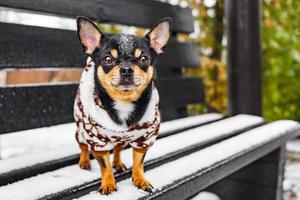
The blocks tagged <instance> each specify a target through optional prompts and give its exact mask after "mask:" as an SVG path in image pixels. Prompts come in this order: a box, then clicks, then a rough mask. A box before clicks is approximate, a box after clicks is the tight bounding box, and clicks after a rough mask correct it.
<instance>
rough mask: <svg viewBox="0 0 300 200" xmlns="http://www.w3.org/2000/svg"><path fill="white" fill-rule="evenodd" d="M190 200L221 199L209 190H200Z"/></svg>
mask: <svg viewBox="0 0 300 200" xmlns="http://www.w3.org/2000/svg"><path fill="white" fill-rule="evenodd" d="M190 200H221V199H220V198H219V197H218V196H217V195H215V194H213V193H210V192H200V193H199V194H197V195H196V196H194V197H193V198H191V199H190Z"/></svg>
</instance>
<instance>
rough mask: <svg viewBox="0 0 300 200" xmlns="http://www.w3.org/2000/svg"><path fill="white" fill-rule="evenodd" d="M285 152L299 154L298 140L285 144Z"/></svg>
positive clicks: (299, 143) (299, 144) (299, 145)
mask: <svg viewBox="0 0 300 200" xmlns="http://www.w3.org/2000/svg"><path fill="white" fill-rule="evenodd" d="M286 150H287V151H290V152H295V153H300V139H295V140H292V141H289V142H288V143H287V144H286Z"/></svg>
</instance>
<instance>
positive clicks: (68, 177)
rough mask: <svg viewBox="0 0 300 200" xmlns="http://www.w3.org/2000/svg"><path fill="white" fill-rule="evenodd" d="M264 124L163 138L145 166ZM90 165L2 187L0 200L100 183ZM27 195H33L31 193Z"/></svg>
mask: <svg viewBox="0 0 300 200" xmlns="http://www.w3.org/2000/svg"><path fill="white" fill-rule="evenodd" d="M262 122H263V119H262V118H261V117H256V116H251V115H237V116H234V117H230V118H227V119H224V120H221V121H217V122H213V123H211V124H207V125H203V126H200V127H197V128H193V129H190V130H187V131H183V132H181V133H177V134H175V135H171V136H168V137H163V138H161V139H159V140H157V141H156V142H155V144H154V146H153V147H152V148H151V149H150V150H149V152H148V153H147V156H146V158H145V162H146V164H147V162H149V161H153V160H155V159H160V158H162V157H165V156H168V155H172V153H174V152H176V151H179V150H184V149H186V148H190V147H191V146H195V145H204V144H207V143H209V142H211V141H214V140H216V139H218V138H219V139H221V138H225V137H229V136H231V135H234V134H236V133H237V132H238V131H242V130H245V129H247V128H250V127H253V126H255V125H258V124H261V123H262ZM170 144H172V145H170ZM122 157H123V162H124V163H125V165H127V167H131V165H132V155H131V149H126V150H124V152H123V153H122ZM203 158H205V157H203ZM203 158H202V159H203ZM203 160H205V159H203ZM19 162H22V161H19ZM91 164H92V170H91V171H86V170H82V169H80V168H79V167H78V165H77V164H74V165H71V166H68V167H64V168H61V169H58V170H54V171H50V172H47V173H44V174H40V175H37V176H34V177H30V178H27V179H24V180H22V181H18V182H15V183H12V184H9V185H7V186H2V187H0V196H1V197H6V198H7V199H11V200H13V199H19V197H20V196H22V199H23V200H26V199H36V198H40V197H43V196H45V195H50V194H52V193H57V192H60V191H62V190H65V189H68V188H70V187H75V186H78V185H81V184H83V183H90V182H94V181H99V177H100V172H99V167H98V165H97V163H96V161H95V160H93V161H92V162H91ZM170 169H172V168H170ZM36 188H38V189H36ZM27 191H30V193H29V192H27Z"/></svg>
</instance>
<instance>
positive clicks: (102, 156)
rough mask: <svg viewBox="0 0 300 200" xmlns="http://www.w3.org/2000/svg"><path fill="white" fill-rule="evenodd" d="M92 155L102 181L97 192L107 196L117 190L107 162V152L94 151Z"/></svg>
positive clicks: (108, 161) (111, 170)
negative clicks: (97, 165) (98, 167)
mask: <svg viewBox="0 0 300 200" xmlns="http://www.w3.org/2000/svg"><path fill="white" fill-rule="evenodd" d="M93 155H94V157H95V159H96V160H97V162H98V164H99V166H100V168H101V173H102V181H101V186H100V188H99V192H100V193H101V194H106V195H108V194H110V193H112V192H113V191H116V190H117V187H116V180H115V177H114V174H113V169H112V166H111V164H110V160H109V151H94V152H93Z"/></svg>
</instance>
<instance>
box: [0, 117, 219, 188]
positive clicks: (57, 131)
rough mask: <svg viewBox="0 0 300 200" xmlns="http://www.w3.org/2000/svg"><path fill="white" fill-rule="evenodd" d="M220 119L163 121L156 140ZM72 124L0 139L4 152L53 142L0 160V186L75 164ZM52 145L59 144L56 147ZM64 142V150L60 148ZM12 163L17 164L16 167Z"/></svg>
mask: <svg viewBox="0 0 300 200" xmlns="http://www.w3.org/2000/svg"><path fill="white" fill-rule="evenodd" d="M220 119H222V115H220V114H216V113H208V114H204V115H199V116H192V117H187V118H182V119H176V120H171V121H167V122H164V123H162V124H161V129H160V134H159V137H166V136H168V135H171V134H174V133H175V132H180V131H183V130H187V129H190V128H193V127H195V126H199V125H204V124H207V123H209V122H213V121H216V120H220ZM75 130H76V128H75V124H74V123H71V124H65V125H58V126H52V127H49V128H39V129H33V130H27V131H20V132H16V133H11V134H7V135H4V136H2V138H1V145H2V146H3V148H4V149H5V147H6V146H7V148H8V147H9V146H13V148H14V147H16V146H18V145H19V146H28V147H32V146H33V144H35V143H38V142H41V143H43V142H45V140H49V141H50V142H49V143H51V141H52V143H54V144H53V145H52V147H51V144H50V147H49V149H45V148H44V150H43V151H38V153H37V152H31V153H28V154H25V155H21V156H16V157H12V158H8V159H4V160H0V186H1V185H6V184H7V183H12V182H15V181H17V180H21V179H23V178H27V177H30V176H33V175H36V174H38V173H43V172H46V171H50V170H55V169H58V168H61V167H64V166H68V165H71V164H74V163H77V162H78V159H79V148H78V144H77V143H76V141H75V137H74V133H75ZM55 143H61V145H60V147H57V146H56V145H57V144H55ZM63 143H66V144H68V145H66V146H65V147H64V146H62V144H63ZM16 163H18V164H17V165H16Z"/></svg>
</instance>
